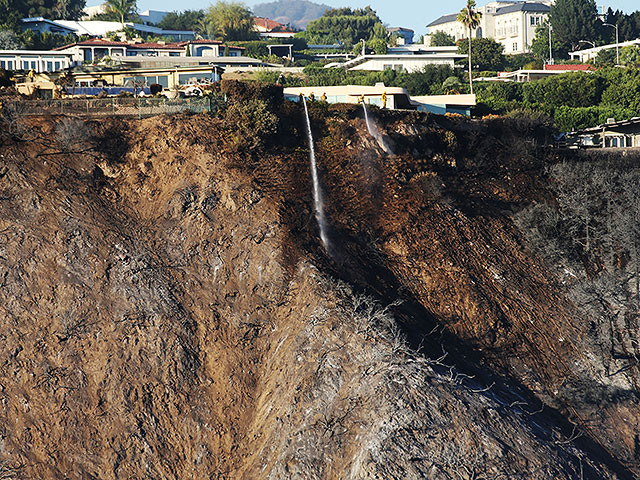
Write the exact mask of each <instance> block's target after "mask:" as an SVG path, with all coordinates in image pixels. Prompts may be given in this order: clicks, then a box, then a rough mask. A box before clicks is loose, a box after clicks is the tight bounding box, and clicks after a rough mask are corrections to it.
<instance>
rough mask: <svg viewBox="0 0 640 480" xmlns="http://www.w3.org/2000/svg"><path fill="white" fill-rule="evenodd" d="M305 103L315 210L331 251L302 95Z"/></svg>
mask: <svg viewBox="0 0 640 480" xmlns="http://www.w3.org/2000/svg"><path fill="white" fill-rule="evenodd" d="M302 103H303V104H304V114H305V116H306V118H307V138H308V140H309V162H310V163H311V178H312V180H313V210H314V212H315V216H316V221H317V222H318V229H319V230H320V240H321V241H322V246H323V247H324V249H325V250H326V251H327V252H329V237H328V235H327V221H326V219H325V216H324V205H323V201H322V190H321V188H320V181H319V180H318V168H317V166H316V151H315V149H314V147H313V136H312V135H311V122H310V121H309V110H308V109H307V101H306V100H305V98H304V97H302Z"/></svg>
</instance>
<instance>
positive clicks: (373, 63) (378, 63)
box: [325, 51, 467, 72]
mask: <svg viewBox="0 0 640 480" xmlns="http://www.w3.org/2000/svg"><path fill="white" fill-rule="evenodd" d="M466 58H467V56H466V55H461V54H458V53H451V52H449V51H444V52H440V53H423V54H419V55H416V54H414V53H409V54H405V53H388V54H386V55H360V56H359V57H356V58H354V59H353V60H349V61H347V62H344V63H338V64H329V65H326V66H325V68H332V67H333V68H335V67H343V68H346V69H347V70H367V71H375V72H381V71H383V70H388V69H390V70H397V71H400V72H417V71H420V70H422V69H423V68H424V67H426V66H428V65H448V66H450V67H451V68H453V67H454V66H455V63H456V61H458V60H464V59H466Z"/></svg>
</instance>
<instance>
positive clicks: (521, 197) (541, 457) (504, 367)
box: [0, 106, 638, 479]
mask: <svg viewBox="0 0 640 480" xmlns="http://www.w3.org/2000/svg"><path fill="white" fill-rule="evenodd" d="M278 108H280V110H279V111H278V115H279V117H280V118H279V127H278V128H279V129H278V132H277V134H275V136H271V137H270V140H269V141H268V142H266V143H261V142H258V143H256V144H254V145H252V146H251V147H250V148H245V143H244V142H245V140H243V139H238V138H237V137H234V136H233V135H232V134H231V133H230V129H229V125H228V124H226V123H225V122H223V121H220V120H216V119H212V118H210V117H208V116H174V117H156V118H153V119H148V120H142V121H107V122H102V123H95V122H89V123H84V126H81V125H80V124H79V123H77V122H78V121H76V120H65V122H67V124H66V126H67V127H70V128H67V129H66V130H64V129H63V127H61V125H63V126H64V122H62V123H61V121H60V119H58V121H57V123H56V122H53V121H51V120H46V119H44V120H40V121H37V122H35V124H33V125H32V126H31V128H30V129H29V130H27V131H26V132H27V133H25V130H24V129H23V130H22V133H21V136H22V138H21V139H16V138H11V137H10V136H9V135H5V136H4V137H3V139H2V142H3V143H2V155H3V156H2V157H1V160H2V163H0V315H1V316H0V318H2V326H1V327H0V335H2V342H1V344H0V351H1V354H0V359H1V360H0V404H1V405H2V408H0V417H1V419H0V425H2V426H1V427H0V428H1V430H0V473H2V475H3V476H4V477H3V478H78V479H85V478H100V479H103V478H104V479H115V478H230V479H235V478H247V479H255V478H274V479H275V478H300V479H312V478H318V479H320V478H323V479H324V478H327V479H342V478H354V479H356V478H397V479H404V478H443V479H444V478H478V475H481V474H483V475H484V476H485V477H487V478H504V477H507V478H519V477H523V476H524V477H526V478H540V479H543V478H545V479H546V478H580V476H581V475H582V476H583V477H584V478H631V477H632V474H631V473H630V470H629V468H631V469H634V468H636V469H637V465H636V464H634V459H635V458H637V452H636V451H634V448H637V447H635V446H634V445H633V439H634V438H635V437H634V435H637V432H636V430H635V429H636V428H637V426H635V423H634V422H633V418H637V413H638V406H637V400H636V399H635V397H634V396H630V397H626V399H625V400H624V401H618V400H615V401H613V400H610V401H608V402H607V403H605V404H603V405H602V406H603V408H602V410H601V413H602V416H601V417H599V418H596V417H589V418H588V420H589V423H586V424H585V425H583V429H584V431H583V430H581V429H580V428H577V427H576V428H574V427H573V425H572V423H571V422H569V421H568V420H571V421H572V422H574V423H580V420H582V419H585V418H586V417H587V415H588V414H589V412H590V410H589V409H588V406H585V405H583V404H571V403H570V402H569V400H568V399H566V398H564V397H562V395H559V392H561V390H562V386H563V382H567V379H571V378H587V379H588V380H589V381H590V382H597V381H600V380H601V379H600V377H599V376H598V375H599V373H598V372H597V371H594V370H597V369H595V367H593V365H592V364H591V363H590V362H589V359H588V353H589V352H584V351H582V350H581V349H580V347H579V346H576V345H575V344H574V340H573V339H574V338H575V337H576V336H579V335H580V328H579V327H578V326H576V325H575V324H574V323H573V322H572V321H571V320H572V314H573V312H574V310H572V305H571V304H570V302H569V301H568V300H567V299H566V298H563V297H562V295H560V294H559V293H558V292H555V291H554V290H553V288H552V279H550V278H549V275H550V274H549V272H548V271H546V270H545V268H544V266H543V265H542V264H540V263H539V262H538V261H537V260H536V259H535V257H534V256H533V255H532V254H531V253H530V252H529V251H528V250H527V249H526V247H524V245H523V244H522V243H521V237H520V235H519V233H518V231H517V230H516V229H515V227H513V224H512V223H511V222H510V220H509V218H508V215H507V211H508V209H507V208H506V206H505V205H507V204H508V203H510V202H527V201H531V200H532V199H533V198H535V197H536V196H540V195H544V194H545V193H544V189H543V188H541V187H540V185H539V171H540V170H539V168H540V166H539V165H538V163H537V162H538V160H536V158H535V157H531V158H528V157H527V155H526V154H523V155H521V156H520V157H519V158H518V161H517V162H513V161H510V162H506V163H505V165H507V166H506V167H504V168H502V167H501V168H499V169H498V170H497V173H496V174H495V175H493V174H492V175H480V174H478V173H477V172H478V170H480V169H481V168H480V167H478V169H477V170H476V169H474V165H473V164H472V162H473V161H478V159H479V158H482V155H481V152H482V149H483V148H487V149H488V148H490V147H489V146H488V145H489V144H490V143H491V142H490V139H488V138H485V137H483V136H482V135H480V134H478V132H477V131H475V130H473V129H472V128H471V127H470V126H469V125H468V124H466V123H464V122H460V123H458V122H455V121H449V120H445V119H436V120H434V119H431V118H427V117H421V116H415V117H411V116H409V117H406V116H405V117H402V116H394V115H392V114H388V117H385V118H382V115H381V114H380V115H381V116H380V117H379V119H380V123H381V124H384V129H385V132H386V133H387V134H388V135H389V138H388V140H389V142H390V143H391V144H392V146H393V148H394V149H395V151H396V152H397V153H398V156H396V157H385V156H383V155H382V154H381V150H380V148H379V146H378V145H376V143H375V141H373V140H372V139H371V138H370V137H368V136H367V135H366V128H365V127H364V125H363V123H362V120H361V119H360V118H359V115H358V112H356V111H352V110H349V109H345V110H340V109H337V110H334V111H330V112H329V111H326V108H324V107H321V106H317V107H314V108H313V109H312V116H313V125H314V132H315V133H316V135H317V144H318V153H319V160H320V164H321V176H322V179H323V184H324V188H325V189H326V192H327V194H328V213H329V218H330V220H331V223H332V239H333V245H334V251H333V252H332V256H329V255H326V254H325V253H324V252H323V251H322V248H321V247H320V246H319V242H318V239H317V233H316V225H315V222H314V219H313V214H312V211H311V201H310V188H309V181H310V180H309V171H308V166H307V157H306V155H307V145H306V143H305V139H304V136H303V130H302V124H301V123H300V122H301V118H300V113H301V112H300V111H299V109H297V107H294V106H284V107H278ZM227 120H228V119H227ZM434 122H435V123H434ZM80 123H83V122H82V121H80ZM85 128H86V130H83V131H85V132H86V131H89V132H95V133H94V134H92V135H91V141H90V142H88V143H87V142H86V141H85V140H86V138H85V139H84V140H81V139H78V137H77V136H74V135H72V134H65V135H63V134H62V133H64V132H65V131H67V132H68V131H76V130H78V129H80V130H82V129H85ZM483 128H484V127H483ZM5 131H9V130H8V129H5ZM481 133H483V132H482V131H481ZM484 134H485V135H491V133H490V132H487V131H485V132H484ZM452 135H453V137H452ZM456 135H457V136H458V137H456ZM53 138H57V141H54V140H52V139H53ZM474 138H475V139H476V141H477V142H478V143H477V144H476V145H474V144H473V143H472V141H471V140H470V139H474ZM494 138H495V137H494ZM25 139H26V140H25ZM463 139H464V140H463ZM447 142H448V144H449V146H450V147H452V148H451V149H449V151H451V152H452V154H451V155H447V154H445V153H444V152H446V151H447V150H446V149H445V148H444V147H445V146H446V145H447ZM461 143H462V144H463V146H461V145H460V144H461ZM531 148H533V147H531ZM472 150H473V151H474V152H475V153H474V154H473V155H471V154H470V151H472ZM507 153H508V152H504V155H505V157H506V156H507ZM489 158H490V156H489ZM462 162H465V163H466V167H465V168H467V170H466V172H467V173H463V172H462V170H461V163H462ZM496 162H497V163H500V162H499V161H498V160H496ZM454 163H455V164H456V165H455V166H454ZM487 165H488V164H487ZM482 168H484V167H483V166H482ZM487 168H488V167H487ZM488 260H490V261H488ZM394 300H402V302H401V304H393V305H390V306H389V307H385V305H387V304H388V303H389V302H391V301H394ZM434 326H436V327H437V326H440V328H437V329H434V328H433V327H434ZM427 333H430V335H426V334H427ZM412 346H413V347H418V346H420V347H421V352H419V353H416V351H415V350H414V348H412ZM445 353H446V355H445ZM472 376H473V378H471V377H472ZM603 385H604V386H606V385H605V384H604V383H603ZM487 387H490V388H487ZM541 400H542V401H544V402H546V403H547V404H548V406H547V407H544V408H543V409H542V411H543V413H541V414H534V413H533V412H534V411H539V410H540V405H541V404H540V401H541ZM574 414H575V416H573V415H574ZM567 419H568V420H567ZM616 422H619V423H618V424H619V425H620V424H625V425H628V427H627V428H628V430H623V429H619V430H616V429H614V428H613V427H612V425H615V424H616ZM595 433H597V434H598V435H595ZM580 435H581V436H580Z"/></svg>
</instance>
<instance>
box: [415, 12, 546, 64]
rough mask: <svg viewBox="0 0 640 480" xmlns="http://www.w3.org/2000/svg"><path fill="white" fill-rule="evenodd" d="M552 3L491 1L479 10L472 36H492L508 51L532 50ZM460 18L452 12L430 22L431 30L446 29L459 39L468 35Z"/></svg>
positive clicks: (508, 52) (515, 52)
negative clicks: (540, 26) (478, 21)
mask: <svg viewBox="0 0 640 480" xmlns="http://www.w3.org/2000/svg"><path fill="white" fill-rule="evenodd" d="M551 3H552V1H551V0H530V1H524V2H519V1H512V0H494V1H491V2H489V3H488V4H487V5H485V6H482V7H479V8H478V9H477V10H478V12H480V13H481V14H482V16H481V18H480V25H479V26H478V28H476V29H475V30H474V31H473V32H472V35H473V37H475V38H491V39H493V40H495V41H496V42H498V43H500V44H502V45H503V46H504V53H505V54H520V53H529V52H530V51H531V43H532V42H533V39H534V38H535V30H536V27H537V26H538V25H540V24H541V23H542V22H544V21H545V20H546V19H547V18H548V16H549V12H550V11H551ZM457 17H458V14H457V13H452V14H449V15H444V16H442V17H440V18H438V19H436V20H434V21H433V22H431V23H430V24H429V25H427V27H429V32H430V33H431V34H433V33H435V32H445V33H447V34H448V35H451V36H452V37H453V38H454V39H455V40H456V41H457V40H460V39H462V38H467V37H468V32H467V30H466V27H465V26H464V25H462V23H460V22H458V20H457Z"/></svg>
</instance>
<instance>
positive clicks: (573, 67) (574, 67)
mask: <svg viewBox="0 0 640 480" xmlns="http://www.w3.org/2000/svg"><path fill="white" fill-rule="evenodd" d="M544 69H545V70H563V71H564V70H566V71H571V72H586V71H589V70H595V68H594V67H593V65H588V64H586V63H581V64H567V65H545V66H544Z"/></svg>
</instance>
